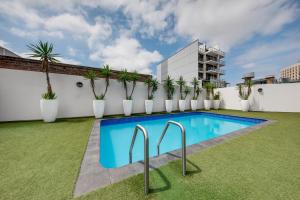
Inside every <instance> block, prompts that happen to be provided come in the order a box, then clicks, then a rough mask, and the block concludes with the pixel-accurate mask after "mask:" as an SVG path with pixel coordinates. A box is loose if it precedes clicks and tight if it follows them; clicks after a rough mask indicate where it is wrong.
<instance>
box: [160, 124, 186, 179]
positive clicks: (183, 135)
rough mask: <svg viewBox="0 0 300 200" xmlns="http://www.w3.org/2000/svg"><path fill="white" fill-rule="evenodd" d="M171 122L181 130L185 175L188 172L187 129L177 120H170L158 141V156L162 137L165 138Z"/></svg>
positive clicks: (183, 171) (183, 172)
mask: <svg viewBox="0 0 300 200" xmlns="http://www.w3.org/2000/svg"><path fill="white" fill-rule="evenodd" d="M170 124H174V125H176V126H178V127H179V128H180V130H181V159H182V176H185V174H186V142H185V141H186V137H185V129H184V127H183V126H182V125H181V124H180V123H178V122H175V121H168V122H167V124H166V126H165V128H164V130H163V132H162V134H161V136H160V138H159V140H158V143H157V146H156V147H157V156H159V153H160V152H159V146H160V143H161V141H162V139H163V138H164V136H165V134H166V132H167V130H168V128H169V126H170Z"/></svg>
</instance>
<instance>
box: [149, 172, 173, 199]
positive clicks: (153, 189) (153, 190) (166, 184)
mask: <svg viewBox="0 0 300 200" xmlns="http://www.w3.org/2000/svg"><path fill="white" fill-rule="evenodd" d="M154 171H155V172H157V174H158V175H159V176H160V177H161V179H162V180H163V182H164V183H165V185H164V186H163V187H158V188H153V187H151V188H150V189H149V193H152V194H154V193H158V192H162V191H166V190H169V189H170V188H171V183H170V181H169V180H168V179H167V177H166V176H165V175H164V174H163V173H162V171H161V170H160V169H158V168H155V169H154Z"/></svg>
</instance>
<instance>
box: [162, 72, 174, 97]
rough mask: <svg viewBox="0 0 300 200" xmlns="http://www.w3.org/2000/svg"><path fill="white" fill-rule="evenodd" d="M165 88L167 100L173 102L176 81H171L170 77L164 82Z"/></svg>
mask: <svg viewBox="0 0 300 200" xmlns="http://www.w3.org/2000/svg"><path fill="white" fill-rule="evenodd" d="M164 88H165V90H166V93H167V99H168V100H172V99H173V95H174V92H175V85H174V80H173V79H171V77H170V76H168V77H167V79H166V80H164Z"/></svg>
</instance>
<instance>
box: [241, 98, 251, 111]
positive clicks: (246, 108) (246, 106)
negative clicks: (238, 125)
mask: <svg viewBox="0 0 300 200" xmlns="http://www.w3.org/2000/svg"><path fill="white" fill-rule="evenodd" d="M241 107H242V111H245V112H247V111H249V101H248V100H241Z"/></svg>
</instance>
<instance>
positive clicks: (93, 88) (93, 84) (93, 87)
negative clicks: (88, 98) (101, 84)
mask: <svg viewBox="0 0 300 200" xmlns="http://www.w3.org/2000/svg"><path fill="white" fill-rule="evenodd" d="M90 83H91V88H92V91H93V94H94V97H95V99H97V95H96V92H95V82H94V80H93V79H91V80H90Z"/></svg>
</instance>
